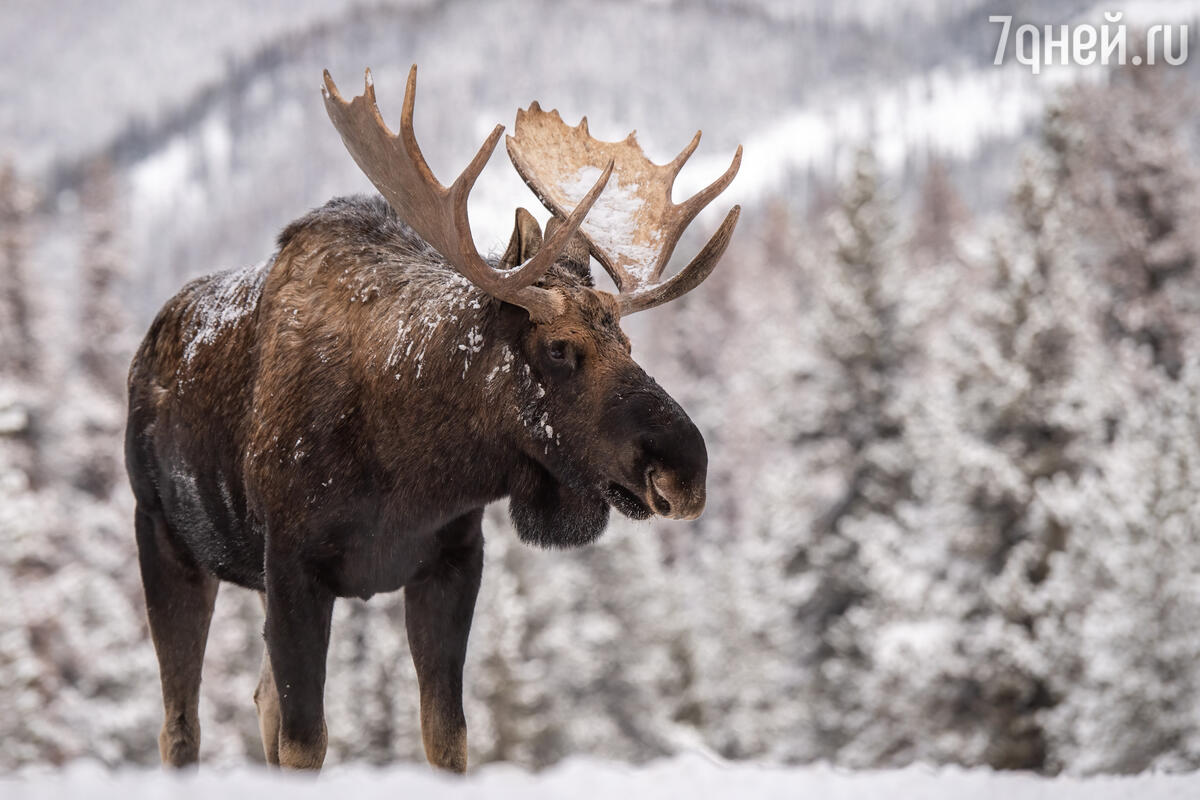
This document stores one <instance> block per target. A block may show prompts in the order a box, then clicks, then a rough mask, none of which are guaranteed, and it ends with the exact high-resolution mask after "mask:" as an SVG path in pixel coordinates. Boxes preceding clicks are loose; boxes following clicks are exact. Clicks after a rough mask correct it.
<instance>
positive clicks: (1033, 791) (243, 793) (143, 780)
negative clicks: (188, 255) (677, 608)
mask: <svg viewBox="0 0 1200 800" xmlns="http://www.w3.org/2000/svg"><path fill="white" fill-rule="evenodd" d="M0 795H3V796H4V797H5V798H6V800H26V799H27V798H28V800H34V798H37V800H43V798H50V797H71V798H80V799H81V800H82V799H83V798H122V800H137V799H138V798H149V797H168V796H169V797H172V798H177V800H187V798H204V799H205V800H207V798H211V797H221V798H228V800H237V798H248V800H267V798H270V797H287V798H288V799H289V800H306V799H307V798H313V800H317V798H320V799H321V800H324V799H325V798H329V797H354V798H355V799H356V800H371V798H388V799H389V800H390V799H391V798H394V797H433V796H437V797H456V798H485V797H486V798H504V797H520V798H522V800H536V799H537V798H561V797H571V798H587V797H606V798H607V797H621V798H624V800H636V798H641V797H652V798H656V800H657V799H658V798H687V800H702V798H718V797H720V798H724V797H739V798H741V797H747V798H758V800H770V799H771V798H806V797H812V798H820V799H821V800H860V799H861V800H867V799H868V798H871V800H874V799H875V798H893V799H894V800H923V799H927V800H935V799H936V798H956V799H957V798H973V799H974V800H990V799H991V798H995V799H996V800H1001V798H1003V800H1010V798H1021V799H1022V800H1038V799H1039V798H1046V799H1047V800H1049V799H1050V798H1053V799H1054V800H1071V799H1072V798H1080V800H1083V799H1084V798H1086V800H1118V799H1123V798H1131V800H1132V798H1137V800H1159V799H1160V798H1186V797H1196V796H1197V795H1200V774H1195V773H1193V774H1190V775H1163V774H1144V775H1136V776H1102V777H1092V778H1066V777H1059V778H1043V777H1038V776H1036V775H1032V774H1028V773H1004V772H991V771H988V770H981V769H974V770H963V769H953V768H950V769H945V768H944V769H939V770H934V769H931V768H927V767H909V768H907V769H902V770H888V771H872V772H848V771H845V770H837V769H833V768H830V767H826V766H814V767H800V768H792V769H788V768H781V767H763V766H756V765H753V764H723V763H716V762H714V761H711V760H709V759H707V758H704V757H701V756H698V755H692V756H685V757H680V758H676V759H673V760H670V761H658V762H655V763H652V764H650V765H649V766H645V767H641V768H632V767H628V766H622V765H618V764H612V763H607V762H601V761H590V760H586V759H581V758H576V759H572V760H570V761H567V762H565V763H563V764H561V765H560V766H558V767H555V768H553V769H549V770H546V771H544V772H541V773H536V774H534V773H530V772H526V771H524V770H521V769H518V768H516V767H509V766H495V765H493V766H488V767H484V768H482V769H480V770H478V771H477V772H475V773H473V774H472V775H471V776H470V777H468V778H466V779H465V780H464V779H460V778H455V777H453V776H447V775H442V774H438V773H435V772H433V771H432V770H431V769H428V768H425V767H420V766H415V765H407V766H403V767H394V768H391V769H372V768H368V767H361V766H355V767H341V768H339V767H332V768H330V769H327V770H326V771H325V772H324V774H322V775H321V777H320V779H319V780H313V779H312V778H309V777H305V776H297V775H289V774H283V775H281V774H277V773H271V772H267V771H264V770H261V769H249V768H247V769H240V770H235V771H231V772H215V771H211V770H203V771H201V772H198V773H195V774H191V775H184V776H177V775H171V774H169V773H164V772H159V771H122V772H109V771H107V770H105V769H103V768H102V767H99V766H96V765H94V764H76V765H74V766H71V767H69V768H67V769H65V770H63V771H61V772H56V773H45V774H42V775H30V776H26V777H23V778H17V779H13V778H8V779H0Z"/></svg>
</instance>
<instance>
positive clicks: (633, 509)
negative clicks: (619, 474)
mask: <svg viewBox="0 0 1200 800" xmlns="http://www.w3.org/2000/svg"><path fill="white" fill-rule="evenodd" d="M600 494H601V495H603V497H604V499H605V500H607V501H608V504H609V505H610V506H612V507H613V508H615V509H616V510H617V511H620V512H621V513H622V514H624V515H625V516H627V517H629V518H630V519H649V518H650V517H651V516H653V515H654V511H653V509H651V508H650V506H648V505H646V503H645V501H643V500H642V499H641V497H639V496H638V495H637V494H636V493H634V492H632V491H630V490H629V489H627V488H625V487H624V486H622V485H621V484H619V483H617V482H615V481H613V482H611V483H609V484H608V486H606V487H604V488H603V489H601V490H600Z"/></svg>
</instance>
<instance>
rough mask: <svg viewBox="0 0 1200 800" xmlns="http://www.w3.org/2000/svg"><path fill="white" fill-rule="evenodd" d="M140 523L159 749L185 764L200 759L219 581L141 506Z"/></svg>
mask: <svg viewBox="0 0 1200 800" xmlns="http://www.w3.org/2000/svg"><path fill="white" fill-rule="evenodd" d="M134 525H135V528H136V531H137V543H138V563H139V565H140V566H141V571H142V587H143V588H144V589H145V593H146V616H147V618H148V620H149V622H150V638H151V639H153V641H154V651H155V653H156V654H157V655H158V672H159V678H160V680H161V681H162V696H163V727H162V731H161V732H160V733H159V735H158V752H159V755H160V756H161V757H162V762H163V763H164V764H169V765H171V766H174V767H182V766H186V765H189V764H195V763H196V761H197V760H198V759H199V757H200V718H199V713H198V710H199V705H200V670H201V667H202V665H203V663H204V646H205V643H206V642H207V640H208V624H209V622H210V621H211V620H212V611H213V603H214V602H216V599H217V587H218V586H219V581H217V579H216V578H214V577H213V576H211V575H209V574H207V573H206V572H204V571H203V570H202V569H201V568H200V567H199V566H198V565H196V564H195V563H193V562H191V561H190V559H185V557H183V556H182V554H181V553H179V551H178V550H177V549H176V546H175V545H174V544H173V543H172V542H171V541H170V538H169V533H168V531H167V527H166V523H165V522H164V521H163V519H162V517H161V516H159V515H158V514H155V513H151V512H148V511H146V510H145V509H144V508H143V507H142V506H140V505H139V506H138V509H137V512H136V513H135V516H134Z"/></svg>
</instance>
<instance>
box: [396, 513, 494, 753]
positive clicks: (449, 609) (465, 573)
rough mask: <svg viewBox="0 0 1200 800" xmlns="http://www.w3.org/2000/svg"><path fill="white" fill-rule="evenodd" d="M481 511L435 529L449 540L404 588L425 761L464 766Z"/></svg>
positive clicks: (479, 567) (479, 571) (480, 563)
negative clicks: (466, 676)
mask: <svg viewBox="0 0 1200 800" xmlns="http://www.w3.org/2000/svg"><path fill="white" fill-rule="evenodd" d="M482 518H483V512H482V511H481V510H480V511H474V512H471V513H469V514H467V515H465V516H463V517H460V518H459V519H457V520H455V521H454V522H452V523H450V524H449V525H447V526H446V527H445V528H444V529H442V531H441V532H440V534H439V535H440V536H442V538H443V541H446V542H447V543H448V544H447V546H446V548H445V549H444V550H443V551H442V553H441V556H440V558H439V559H438V561H437V562H436V564H435V565H434V566H433V568H432V571H431V573H430V574H429V575H428V576H427V577H425V578H424V579H423V580H421V581H420V582H418V583H414V584H410V585H409V586H406V587H405V588H404V609H405V625H406V627H407V628H408V643H409V650H411V652H412V657H413V665H414V666H415V667H416V670H417V684H418V686H419V687H420V691H421V739H422V741H423V742H424V745H425V757H426V758H427V759H428V760H429V763H430V764H432V765H433V766H435V767H440V768H441V769H446V770H450V771H452V772H466V770H467V723H466V718H465V717H464V715H463V707H462V686H463V661H464V659H465V658H466V654H467V635H468V634H469V633H470V631H471V617H472V616H473V614H474V613H475V596H476V595H477V594H478V593H479V580H480V575H481V574H482V572H483V533H482V529H481V522H482Z"/></svg>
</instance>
